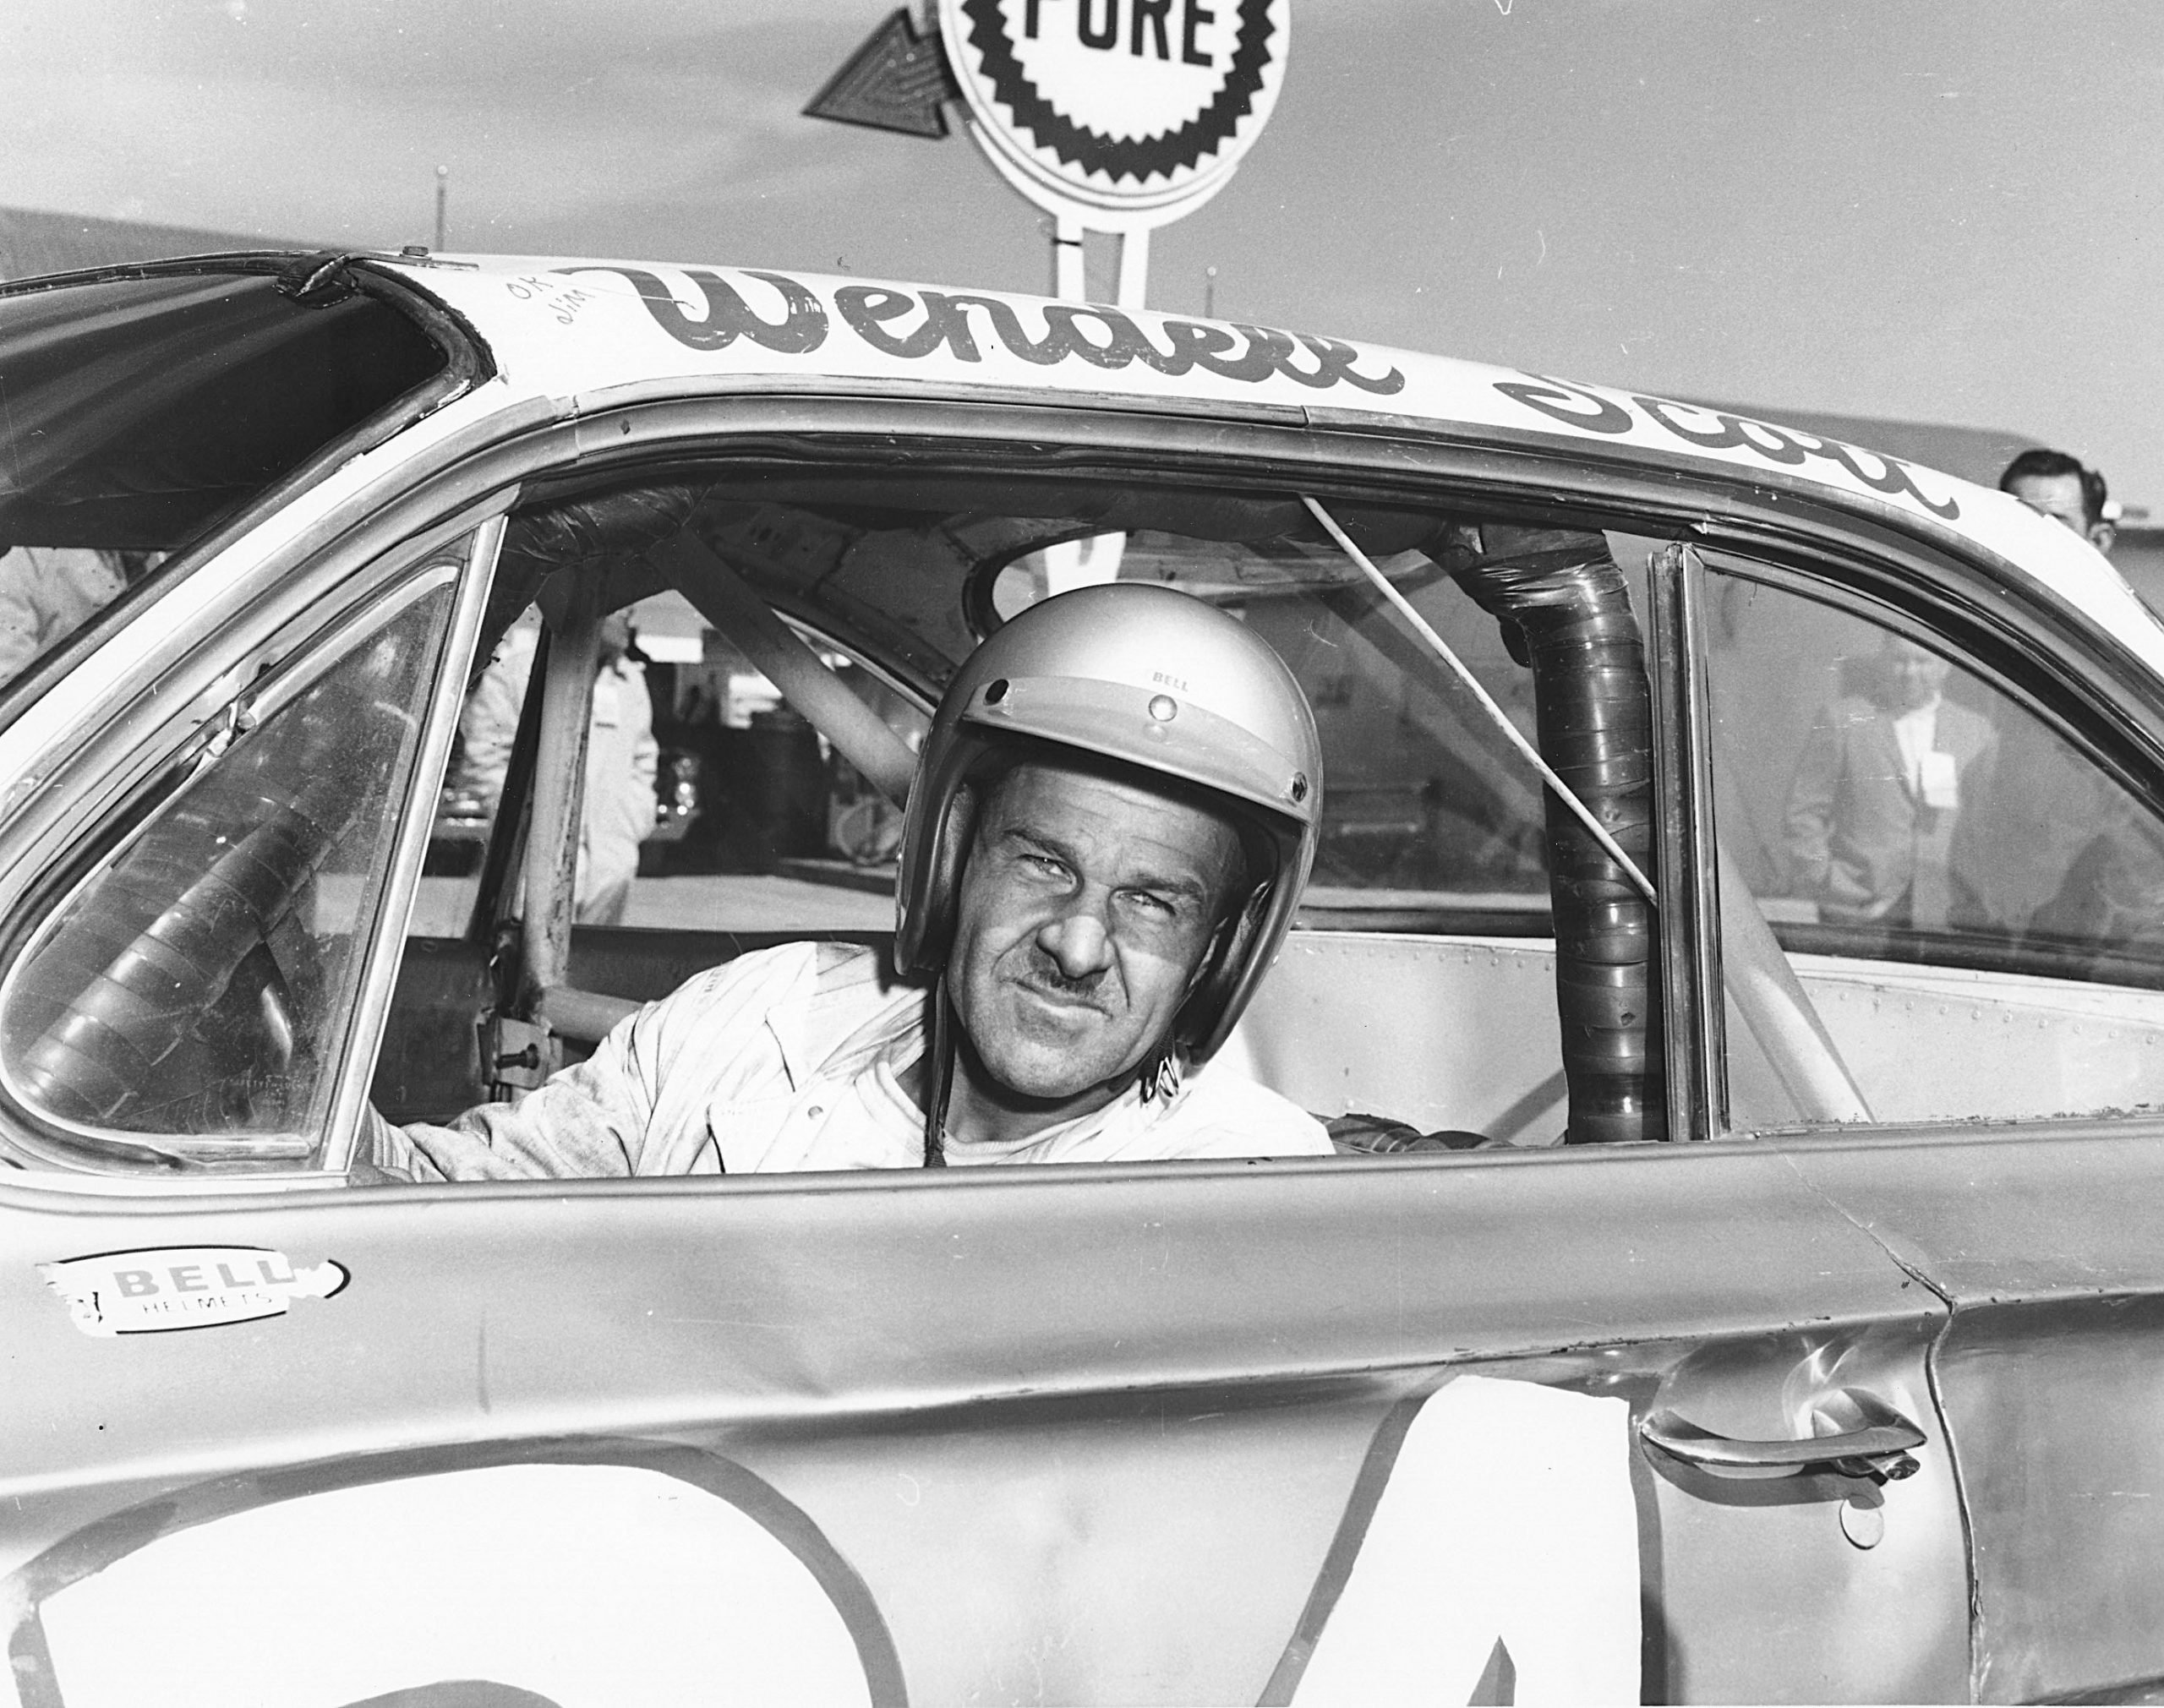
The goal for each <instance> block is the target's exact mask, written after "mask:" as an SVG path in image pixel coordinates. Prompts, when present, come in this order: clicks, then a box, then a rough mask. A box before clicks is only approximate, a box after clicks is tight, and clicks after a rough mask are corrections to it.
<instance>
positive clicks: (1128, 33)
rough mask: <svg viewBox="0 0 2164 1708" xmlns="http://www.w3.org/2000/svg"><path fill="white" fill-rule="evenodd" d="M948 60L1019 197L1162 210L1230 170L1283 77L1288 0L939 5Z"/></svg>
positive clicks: (961, 0) (972, 0)
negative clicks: (1021, 194) (1023, 194)
mask: <svg viewBox="0 0 2164 1708" xmlns="http://www.w3.org/2000/svg"><path fill="white" fill-rule="evenodd" d="M939 23H940V30H941V34H942V35H943V39H944V41H945V45H946V49H947V57H948V62H949V63H950V64H951V65H952V67H953V68H954V76H955V80H956V81H957V82H958V83H959V84H960V85H961V87H962V91H963V94H964V95H965V97H966V98H967V100H968V101H969V104H970V114H971V116H972V117H974V118H975V120H976V122H977V128H978V132H979V134H980V137H981V139H982V140H983V141H984V142H985V144H986V147H987V149H988V150H990V151H991V152H992V158H993V161H994V163H995V164H996V165H998V166H1000V167H1001V168H1002V170H1003V171H1004V172H1006V173H1007V175H1008V177H1009V178H1010V179H1013V180H1014V181H1015V182H1016V187H1017V188H1023V189H1025V192H1027V193H1030V194H1032V196H1033V199H1039V200H1043V199H1046V198H1047V197H1050V198H1057V199H1061V200H1063V201H1066V202H1069V203H1072V204H1078V205H1081V206H1083V207H1085V208H1095V209H1099V210H1105V211H1107V212H1114V213H1126V214H1130V215H1145V216H1146V215H1147V214H1149V213H1150V211H1152V210H1162V211H1163V212H1164V213H1165V214H1167V215H1169V214H1170V213H1172V212H1173V211H1183V210H1185V209H1186V208H1187V207H1189V206H1192V205H1194V204H1195V203H1196V202H1199V201H1200V200H1201V199H1204V198H1205V197H1206V196H1208V195H1209V194H1211V193H1212V192H1214V191H1215V190H1216V189H1217V188H1219V187H1220V186H1221V184H1222V183H1223V182H1224V181H1225V180H1226V179H1227V178H1228V177H1230V176H1231V175H1232V169H1233V167H1234V166H1237V165H1238V163H1239V159H1240V156H1242V155H1243V153H1245V152H1246V150H1247V149H1248V147H1249V145H1251V144H1252V143H1253V142H1254V139H1255V137H1256V136H1257V135H1258V134H1260V132H1261V130H1262V127H1263V125H1264V124H1265V123H1266V122H1267V121H1268V119H1269V117H1270V110H1271V106H1272V104H1273V103H1274V102H1275V101H1276V98H1277V90H1278V88H1279V86H1280V85H1281V83H1282V82H1283V80H1284V71H1285V53H1286V48H1287V43H1288V38H1289V35H1290V32H1291V18H1290V0H940V6H939Z"/></svg>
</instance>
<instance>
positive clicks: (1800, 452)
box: [1495, 374, 1961, 521]
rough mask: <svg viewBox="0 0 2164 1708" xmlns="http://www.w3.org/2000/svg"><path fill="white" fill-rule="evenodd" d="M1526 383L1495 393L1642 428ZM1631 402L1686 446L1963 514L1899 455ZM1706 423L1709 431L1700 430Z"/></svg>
mask: <svg viewBox="0 0 2164 1708" xmlns="http://www.w3.org/2000/svg"><path fill="white" fill-rule="evenodd" d="M1526 378H1527V379H1528V380H1530V381H1532V382H1533V383H1532V384H1530V385H1525V384H1522V383H1520V382H1518V381H1516V380H1500V379H1499V380H1497V381H1496V382H1495V389H1496V390H1498V391H1500V392H1501V393H1502V394H1503V396H1506V397H1508V398H1510V399H1511V400H1512V401H1516V402H1518V403H1522V404H1524V405H1525V406H1526V407H1527V408H1528V409H1537V410H1538V411H1539V412H1540V413H1542V414H1543V415H1545V416H1548V417H1551V418H1552V419H1554V420H1556V421H1562V422H1567V423H1570V425H1571V426H1572V427H1576V428H1581V429H1582V430H1583V431H1585V432H1587V433H1604V434H1618V433H1628V432H1630V431H1631V428H1633V427H1634V426H1635V425H1636V424H1637V423H1635V422H1634V421H1633V419H1632V417H1631V412H1630V411H1629V410H1627V409H1626V408H1624V407H1622V406H1621V405H1620V404H1619V403H1616V402H1615V401H1612V400H1610V399H1609V398H1605V397H1602V396H1598V394H1597V393H1594V392H1591V391H1587V390H1584V389H1583V388H1582V387H1580V386H1576V385H1566V384H1565V383H1564V382H1563V381H1561V380H1560V379H1547V378H1545V377H1544V376H1543V375H1541V374H1527V376H1526ZM1631 402H1632V403H1634V404H1635V405H1637V407H1638V408H1639V409H1640V410H1641V411H1642V412H1644V414H1645V416H1646V418H1647V419H1648V420H1649V421H1651V422H1652V423H1653V424H1654V425H1655V426H1656V427H1658V428H1661V429H1662V431H1664V432H1665V433H1667V434H1670V435H1671V436H1673V437H1674V438H1676V439H1681V440H1682V441H1683V442H1684V443H1685V444H1686V445H1697V446H1699V447H1701V448H1702V449H1703V450H1747V451H1749V452H1751V454H1752V455H1753V456H1760V457H1763V458H1764V459H1765V460H1766V461H1768V462H1770V463H1773V464H1775V465H1776V466H1777V467H1784V468H1800V467H1802V466H1803V465H1804V464H1805V463H1806V462H1808V461H1812V459H1814V458H1815V459H1817V460H1818V461H1822V462H1832V463H1838V464H1839V465H1840V467H1843V468H1844V469H1846V470H1847V471H1848V472H1850V474H1851V475H1853V476H1855V478H1856V479H1857V480H1858V481H1860V482H1861V483H1863V484H1864V485H1865V486H1867V487H1869V488H1871V489H1872V491H1873V492H1883V493H1885V494H1888V496H1889V497H1893V496H1899V495H1902V494H1906V495H1907V496H1908V497H1910V498H1912V499H1915V501H1916V502H1917V503H1918V504H1920V505H1922V506H1923V507H1924V508H1925V509H1926V510H1929V511H1930V512H1931V513H1932V515H1933V516H1943V517H1944V518H1945V519H1946V520H1947V521H1953V520H1954V518H1955V517H1956V516H1959V515H1960V514H1961V506H1960V505H1959V502H1958V501H1957V500H1955V499H1950V498H1949V499H1940V500H1933V499H1928V498H1926V497H1925V496H1924V494H1923V489H1922V488H1921V487H1919V486H1918V485H1917V484H1916V483H1915V480H1914V479H1913V478H1912V477H1910V473H1909V466H1908V464H1906V463H1905V462H1904V461H1901V459H1900V458H1899V457H1895V456H1883V455H1881V454H1880V453H1878V452H1877V451H1867V450H1858V449H1857V448H1856V447H1855V446H1854V445H1844V444H1843V443H1842V442H1841V441H1840V440H1839V439H1824V438H1821V437H1820V436H1819V435H1818V434H1815V433H1802V432H1799V431H1797V430H1796V429H1795V428H1787V427H1775V426H1773V425H1772V424H1771V423H1768V422H1763V421H1757V420H1753V419H1752V418H1751V417H1750V416H1747V415H1737V414H1735V413H1733V412H1730V411H1728V410H1725V409H1707V408H1703V407H1701V406H1699V405H1697V404H1695V403H1678V402H1676V401H1674V400H1673V399H1671V398H1666V397H1642V396H1637V394H1636V393H1633V394H1632V396H1631ZM1708 422H1709V423H1712V424H1711V425H1710V426H1708V425H1703V424H1702V423H1708ZM1873 465H1876V466H1875V467H1874V466H1873Z"/></svg>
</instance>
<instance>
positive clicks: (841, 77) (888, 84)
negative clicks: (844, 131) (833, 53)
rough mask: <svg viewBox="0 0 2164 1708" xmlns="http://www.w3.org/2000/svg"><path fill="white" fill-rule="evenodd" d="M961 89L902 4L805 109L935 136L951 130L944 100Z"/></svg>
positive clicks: (818, 114) (934, 44)
mask: <svg viewBox="0 0 2164 1708" xmlns="http://www.w3.org/2000/svg"><path fill="white" fill-rule="evenodd" d="M961 93H962V91H961V90H960V89H959V88H958V87H957V86H956V85H955V82H954V76H953V74H951V73H950V72H949V71H948V68H947V56H946V54H945V53H944V52H943V51H942V50H941V47H940V45H939V43H938V42H937V41H926V40H925V39H924V38H923V37H922V36H921V35H918V34H917V33H916V26H915V25H914V24H912V23H911V22H910V14H909V13H908V12H907V11H906V10H905V9H904V10H898V11H896V12H895V13H894V14H893V16H892V17H890V18H888V19H887V21H886V22H885V23H884V24H882V25H880V26H879V27H878V28H877V30H873V31H872V35H871V37H870V39H869V40H868V41H866V42H865V44H864V46H861V47H860V48H858V49H857V50H856V52H854V53H852V54H851V55H850V57H849V59H848V61H847V62H846V63H844V65H843V67H842V68H841V69H840V70H839V71H837V72H836V73H835V74H833V78H832V79H830V80H829V81H828V84H827V86H826V87H825V88H824V89H822V90H820V91H819V92H818V93H817V95H813V96H812V103H811V105H810V106H806V108H805V109H804V112H805V116H806V117H809V118H831V119H836V120H839V122H840V123H843V124H861V125H865V126H866V127H868V128H871V129H873V130H898V131H899V132H901V134H903V135H904V136H928V137H932V138H935V139H937V138H939V137H943V136H945V135H946V134H947V116H946V115H945V114H944V113H943V112H940V110H939V104H940V102H942V101H955V100H959V99H960V97H961Z"/></svg>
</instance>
